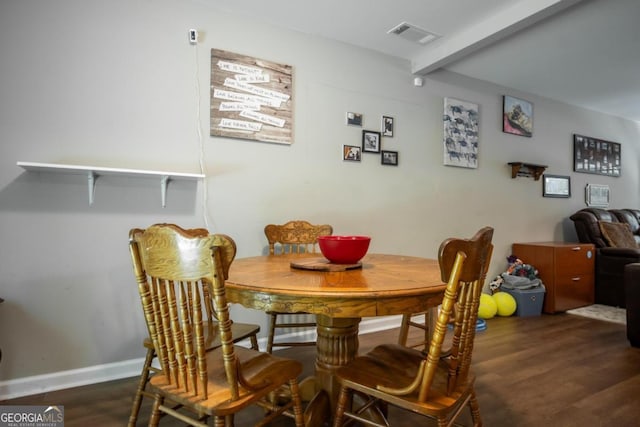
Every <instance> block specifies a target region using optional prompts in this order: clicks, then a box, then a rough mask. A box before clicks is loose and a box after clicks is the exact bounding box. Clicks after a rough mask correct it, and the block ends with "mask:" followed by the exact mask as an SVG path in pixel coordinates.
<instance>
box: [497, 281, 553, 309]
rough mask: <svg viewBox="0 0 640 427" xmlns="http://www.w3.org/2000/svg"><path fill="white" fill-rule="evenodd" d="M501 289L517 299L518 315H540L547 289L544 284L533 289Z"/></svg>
mask: <svg viewBox="0 0 640 427" xmlns="http://www.w3.org/2000/svg"><path fill="white" fill-rule="evenodd" d="M500 290H501V291H503V292H506V293H508V294H510V295H511V296H512V297H514V298H515V300H516V304H517V305H516V312H515V315H516V316H522V317H526V316H540V314H541V313H542V304H543V302H544V294H545V292H546V289H545V287H544V285H540V286H537V287H535V288H531V289H505V288H500Z"/></svg>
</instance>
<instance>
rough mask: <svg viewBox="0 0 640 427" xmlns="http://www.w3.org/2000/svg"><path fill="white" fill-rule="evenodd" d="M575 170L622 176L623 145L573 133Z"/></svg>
mask: <svg viewBox="0 0 640 427" xmlns="http://www.w3.org/2000/svg"><path fill="white" fill-rule="evenodd" d="M573 170H574V171H576V172H583V173H594V174H598V175H607V176H620V175H621V173H622V147H621V145H620V144H619V143H617V142H611V141H605V140H602V139H598V138H592V137H590V136H583V135H575V134H574V135H573Z"/></svg>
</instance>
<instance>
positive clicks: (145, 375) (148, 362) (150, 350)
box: [127, 228, 260, 427]
mask: <svg viewBox="0 0 640 427" xmlns="http://www.w3.org/2000/svg"><path fill="white" fill-rule="evenodd" d="M182 231H183V232H184V233H185V234H188V235H190V236H193V237H204V236H207V235H209V231H208V230H207V229H204V228H192V229H182ZM143 232H144V230H142V229H137V228H136V229H133V230H131V232H130V239H131V238H133V236H135V235H138V234H140V233H143ZM234 257H235V254H234ZM205 308H206V318H205V321H206V322H207V323H206V328H205V330H206V331H207V332H211V331H215V327H213V328H209V325H211V326H215V325H216V323H217V322H218V319H217V318H216V317H215V316H216V315H215V311H214V310H213V307H212V305H211V304H207V305H206V306H205ZM231 332H232V335H233V341H234V342H239V341H244V340H246V339H249V341H250V345H251V348H252V349H254V350H258V337H257V335H258V333H259V332H260V325H255V324H251V323H235V322H234V323H232V324H231ZM205 342H207V343H208V347H207V350H213V349H214V348H217V347H220V345H221V343H220V336H219V335H218V334H217V332H216V333H213V334H212V336H211V337H207V339H206V340H205ZM143 346H144V348H145V349H146V350H147V352H146V355H145V360H144V363H143V366H142V372H141V373H140V379H139V380H138V385H137V388H136V392H135V394H134V397H133V403H132V405H131V414H130V415H129V423H128V424H127V425H128V427H135V425H136V423H137V421H138V414H139V413H140V407H141V406H142V399H143V398H144V397H150V398H153V396H152V395H151V393H149V392H148V391H147V384H148V383H149V379H150V378H151V375H153V374H154V373H157V372H158V371H160V369H159V368H157V367H155V366H154V365H153V363H154V360H155V359H156V357H157V354H156V351H155V349H154V347H153V342H152V341H151V338H150V337H147V338H145V339H144V341H143Z"/></svg>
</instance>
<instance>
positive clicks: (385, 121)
mask: <svg viewBox="0 0 640 427" xmlns="http://www.w3.org/2000/svg"><path fill="white" fill-rule="evenodd" d="M382 136H385V137H387V138H393V117H391V116H382Z"/></svg>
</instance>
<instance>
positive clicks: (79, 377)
mask: <svg viewBox="0 0 640 427" xmlns="http://www.w3.org/2000/svg"><path fill="white" fill-rule="evenodd" d="M400 318H401V317H400V316H386V317H372V318H367V319H365V320H363V321H362V322H361V323H360V334H368V333H372V332H377V331H382V330H386V329H392V328H397V327H398V326H399V325H400ZM309 334H310V335H312V336H315V331H313V332H310V333H308V334H305V333H303V334H297V335H296V334H292V335H291V336H283V337H282V338H283V339H286V340H292V341H295V340H296V339H299V340H300V341H303V340H306V339H309V338H312V336H307V335H309ZM239 344H240V345H245V346H247V347H248V346H249V342H248V341H247V342H240V343H239ZM259 345H260V348H262V349H263V348H265V347H266V338H261V339H260V342H259ZM143 363H144V357H141V358H138V359H130V360H123V361H121V362H115V363H107V364H104V365H97V366H89V367H86V368H81V369H71V370H68V371H61V372H54V373H50V374H43V375H34V376H31V377H24V378H16V379H13V380H8V381H0V401H2V400H7V399H14V398H17V397H21V396H30V395H34V394H41V393H46V392H49V391H54V390H62V389H66V388H71V387H79V386H83V385H88V384H97V383H101V382H105V381H113V380H119V379H122V378H129V377H135V376H138V375H140V369H141V368H142V364H143ZM54 403H55V402H54Z"/></svg>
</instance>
